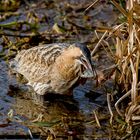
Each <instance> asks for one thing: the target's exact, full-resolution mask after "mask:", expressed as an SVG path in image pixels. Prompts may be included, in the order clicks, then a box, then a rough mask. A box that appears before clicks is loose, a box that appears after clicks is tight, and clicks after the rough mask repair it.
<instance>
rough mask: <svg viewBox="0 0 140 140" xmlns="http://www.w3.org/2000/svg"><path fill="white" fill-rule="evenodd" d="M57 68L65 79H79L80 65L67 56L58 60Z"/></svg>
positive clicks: (62, 56)
mask: <svg viewBox="0 0 140 140" xmlns="http://www.w3.org/2000/svg"><path fill="white" fill-rule="evenodd" d="M56 67H57V70H58V71H59V73H60V74H61V75H62V76H63V77H64V78H68V79H72V78H75V77H79V72H80V64H79V63H77V62H76V61H75V59H73V58H72V57H71V56H69V55H67V54H66V55H65V54H64V55H61V56H60V57H59V58H58V59H57V60H56Z"/></svg>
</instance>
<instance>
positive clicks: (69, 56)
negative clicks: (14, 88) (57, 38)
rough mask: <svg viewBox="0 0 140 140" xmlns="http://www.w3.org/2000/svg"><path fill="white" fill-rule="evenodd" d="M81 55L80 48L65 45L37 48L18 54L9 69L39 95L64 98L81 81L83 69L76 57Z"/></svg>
mask: <svg viewBox="0 0 140 140" xmlns="http://www.w3.org/2000/svg"><path fill="white" fill-rule="evenodd" d="M80 53H81V50H80V49H79V48H74V47H70V44H64V43H58V44H49V45H43V46H37V47H33V48H31V49H28V50H22V51H21V52H19V53H18V55H17V56H16V57H15V59H14V60H13V61H12V62H11V64H10V65H11V67H12V68H13V69H14V70H15V71H17V72H18V73H20V74H22V75H24V77H25V78H26V79H27V80H28V82H29V83H28V85H30V86H32V87H33V88H34V90H35V92H36V93H38V94H40V95H44V94H46V93H48V92H54V93H59V94H64V93H65V92H66V91H67V90H68V89H69V88H71V87H72V86H73V85H74V84H75V83H76V81H77V80H78V79H79V76H80V73H81V67H80V65H79V64H78V63H77V62H76V61H75V60H74V59H73V55H80Z"/></svg>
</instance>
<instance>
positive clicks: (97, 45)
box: [91, 31, 108, 56]
mask: <svg viewBox="0 0 140 140" xmlns="http://www.w3.org/2000/svg"><path fill="white" fill-rule="evenodd" d="M107 33H108V31H105V33H104V34H103V36H102V37H101V39H100V40H99V42H98V43H97V44H96V46H95V48H94V49H93V51H92V52H91V55H92V56H93V54H94V53H95V51H96V50H97V48H98V47H99V44H100V43H101V42H102V41H103V39H104V37H105V36H106V34H107Z"/></svg>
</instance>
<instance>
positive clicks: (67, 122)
mask: <svg viewBox="0 0 140 140" xmlns="http://www.w3.org/2000/svg"><path fill="white" fill-rule="evenodd" d="M79 1H80V4H79ZM79 1H73V0H71V1H65V2H63V1H61V0H58V1H55V2H53V1H51V0H50V1H49V2H46V3H45V4H44V2H42V1H40V3H41V4H40V7H38V6H37V4H38V3H39V1H36V2H34V1H30V7H29V8H27V7H25V4H22V5H21V6H20V7H19V9H18V12H17V13H18V15H14V14H13V15H11V16H10V17H9V18H7V19H5V20H1V21H0V24H7V23H10V22H15V21H16V22H20V21H28V20H29V21H30V22H31V23H33V25H35V27H36V28H35V29H34V28H33V29H32V28H31V27H32V26H31V27H29V25H27V24H24V25H19V26H15V25H13V26H9V29H8V28H4V30H3V31H4V33H6V34H9V35H19V36H20V37H21V38H20V39H21V40H20V39H19V38H16V37H15V36H8V39H9V40H8V39H7V40H6V38H2V39H1V40H0V53H2V55H1V58H0V60H3V59H4V60H6V61H7V60H8V61H9V59H11V58H13V57H14V56H15V55H16V52H17V51H18V49H19V50H21V49H24V47H25V48H28V46H30V45H31V46H33V45H35V44H38V43H40V42H41V39H40V38H36V36H35V38H30V37H29V40H30V41H29V42H28V41H27V42H26V41H25V42H22V43H23V44H24V45H23V46H22V45H19V44H20V43H21V42H20V41H22V37H23V36H25V37H26V36H27V37H28V35H30V34H31V33H34V32H35V33H36V32H38V33H40V34H41V35H42V36H41V37H42V38H43V37H44V35H45V39H44V38H43V39H44V40H43V43H44V42H47V43H54V42H77V41H78V42H85V43H88V42H89V41H91V40H94V33H93V32H91V30H90V29H92V28H94V26H95V25H102V23H100V21H98V22H97V20H101V21H102V22H103V23H104V22H106V18H105V19H104V17H106V16H107V17H108V18H109V19H108V21H110V22H109V26H110V25H111V24H113V23H114V20H115V19H116V15H115V13H114V12H113V9H111V8H112V7H111V8H108V7H106V8H105V9H103V6H101V4H99V6H97V7H95V9H94V8H91V9H90V10H89V11H88V12H87V13H86V14H85V15H83V13H84V12H83V11H84V10H85V8H87V6H89V4H91V3H92V1H90V0H88V1H85V0H79ZM103 4H104V3H103ZM28 6H29V5H28ZM108 6H109V7H110V5H108ZM26 8H27V9H28V10H27V9H26ZM83 8H84V9H83ZM107 9H109V10H107ZM102 10H104V13H103V12H101V11H102ZM30 12H31V13H30ZM110 12H113V14H112V15H109V16H108V13H110ZM28 13H30V14H29V15H28ZM34 13H35V14H36V15H35V17H36V16H37V17H38V18H37V19H38V21H36V20H35V19H36V18H35V17H34V16H33V18H32V16H31V15H32V14H34ZM27 17H28V18H27ZM29 17H30V18H29ZM77 17H78V18H77ZM67 19H69V20H70V19H72V20H70V21H67ZM86 19H87V20H86ZM29 21H28V22H29ZM37 22H39V23H38V24H37ZM54 23H58V24H59V25H61V26H62V27H63V26H64V27H65V28H66V31H65V32H64V33H63V34H64V35H62V36H61V34H59V33H57V30H56V29H53V25H54ZM74 23H76V25H74ZM107 24H108V23H107ZM36 25H37V26H36ZM76 27H77V28H76ZM85 27H88V29H87V30H86V28H85ZM30 28H31V29H30ZM71 30H72V31H71ZM8 41H9V42H10V41H11V42H12V43H13V44H12V45H13V46H14V45H15V46H16V47H17V48H14V47H13V46H12V45H11V44H10V45H9V44H8V43H7V44H6V43H5V42H8ZM22 43H21V44H22ZM91 44H92V47H93V46H94V42H92V43H91ZM26 46H27V47H26ZM8 47H9V48H8ZM11 47H12V49H13V50H12V49H11ZM18 47H19V48H18ZM11 50H12V51H14V52H12V54H10V53H11V52H10V51H11ZM98 55H99V57H98V56H97V60H96V58H93V61H94V64H95V67H97V68H98V69H99V70H102V69H104V68H107V67H108V66H109V65H111V64H112V62H111V60H110V59H109V58H108V56H107V55H106V52H104V51H103V50H102V49H101V50H100V52H99V54H98ZM5 56H6V57H5ZM17 79H18V78H16V77H15V76H14V75H12V74H11V73H10V71H9V69H8V64H6V63H5V61H2V62H0V136H1V135H2V136H5V135H16V136H17V135H20V136H23V135H29V138H31V137H32V135H33V138H34V137H35V134H36V135H38V137H39V136H40V135H42V136H44V138H45V139H46V138H47V137H49V136H50V135H53V136H56V138H57V139H80V140H82V139H83V140H90V139H109V138H112V137H113V134H114V133H113V132H112V131H113V130H111V127H110V124H109V121H108V120H109V118H110V115H109V112H108V108H107V102H106V94H107V93H108V92H109V93H112V91H113V87H114V83H113V82H112V81H111V80H108V81H106V83H104V84H103V85H100V86H98V87H97V86H96V80H95V79H94V80H93V79H90V80H88V81H87V82H86V84H85V85H80V86H79V87H77V88H75V89H74V90H73V98H72V97H61V96H57V97H55V98H54V96H52V97H50V98H51V99H50V100H49V101H47V102H45V103H44V104H43V105H42V104H41V103H38V102H36V101H35V100H33V99H32V98H31V93H32V92H31V91H29V90H27V89H26V87H25V84H22V82H21V81H22V80H21V79H20V80H21V81H20V80H19V81H18V82H17ZM24 83H25V82H24ZM9 87H10V88H9ZM98 119H99V122H98ZM48 131H50V132H48Z"/></svg>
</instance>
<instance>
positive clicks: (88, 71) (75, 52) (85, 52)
mask: <svg viewBox="0 0 140 140" xmlns="http://www.w3.org/2000/svg"><path fill="white" fill-rule="evenodd" d="M69 54H71V56H72V57H73V59H75V61H76V62H77V63H78V64H80V65H81V69H82V74H81V77H93V73H94V71H93V67H92V61H91V53H90V50H89V49H88V48H87V46H86V45H85V44H81V43H75V44H72V45H71V46H70V47H69Z"/></svg>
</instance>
